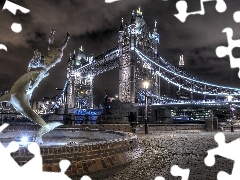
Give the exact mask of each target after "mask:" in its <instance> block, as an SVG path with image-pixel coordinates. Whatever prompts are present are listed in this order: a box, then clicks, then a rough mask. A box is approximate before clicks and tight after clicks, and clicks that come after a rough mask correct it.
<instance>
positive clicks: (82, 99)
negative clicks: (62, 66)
mask: <svg viewBox="0 0 240 180" xmlns="http://www.w3.org/2000/svg"><path fill="white" fill-rule="evenodd" d="M92 60H93V56H91V57H87V56H86V55H85V53H84V50H83V48H82V46H81V48H79V51H78V53H77V54H76V53H75V50H74V54H73V55H72V56H71V54H70V57H69V61H68V68H67V79H68V85H67V104H68V107H69V108H80V109H89V108H93V79H94V77H93V76H92V71H86V72H85V71H81V70H79V69H81V67H83V66H85V65H87V64H89V63H91V62H92Z"/></svg>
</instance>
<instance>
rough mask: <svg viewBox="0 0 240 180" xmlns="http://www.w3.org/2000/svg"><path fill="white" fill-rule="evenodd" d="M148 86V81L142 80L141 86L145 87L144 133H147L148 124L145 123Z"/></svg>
mask: <svg viewBox="0 0 240 180" xmlns="http://www.w3.org/2000/svg"><path fill="white" fill-rule="evenodd" d="M148 86H149V82H148V81H144V82H143V88H144V89H145V134H148V124H147V104H148V101H147V89H148Z"/></svg>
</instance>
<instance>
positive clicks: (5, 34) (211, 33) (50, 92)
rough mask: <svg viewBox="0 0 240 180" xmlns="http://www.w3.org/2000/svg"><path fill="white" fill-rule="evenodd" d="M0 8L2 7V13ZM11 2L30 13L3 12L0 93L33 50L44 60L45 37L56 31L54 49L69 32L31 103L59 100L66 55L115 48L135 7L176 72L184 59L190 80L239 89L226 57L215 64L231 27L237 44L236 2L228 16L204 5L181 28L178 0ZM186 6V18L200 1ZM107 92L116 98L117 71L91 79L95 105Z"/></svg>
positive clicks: (191, 0)
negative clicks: (155, 30) (15, 29)
mask: <svg viewBox="0 0 240 180" xmlns="http://www.w3.org/2000/svg"><path fill="white" fill-rule="evenodd" d="M4 2H5V1H1V2H0V7H1V8H3V5H4ZM11 2H14V3H16V4H18V5H21V6H23V7H25V8H27V9H30V13H27V14H23V13H21V12H20V11H17V14H16V15H14V14H12V13H10V12H9V11H8V10H3V11H1V14H0V22H1V26H0V33H1V34H0V43H2V44H5V45H6V46H7V48H8V51H7V52H6V51H4V50H0V91H3V90H4V89H5V87H6V86H7V87H8V89H10V88H11V86H12V85H13V83H14V82H15V81H16V80H17V79H18V78H19V77H20V76H21V75H23V74H24V73H26V71H27V66H28V63H29V61H30V60H31V58H32V57H33V51H34V50H36V49H38V50H39V51H40V52H41V53H42V55H47V45H48V37H49V35H50V31H51V29H52V28H53V29H55V30H56V32H55V35H54V39H55V40H54V44H56V45H61V44H62V42H63V41H64V39H65V37H66V34H67V32H70V34H71V38H70V40H69V43H68V46H67V48H66V49H65V50H64V56H63V58H62V61H61V62H60V63H58V64H57V65H56V66H55V67H53V68H52V69H51V70H50V72H49V73H50V75H49V76H48V77H47V78H45V79H44V80H43V81H42V82H41V83H40V84H39V87H38V88H37V89H36V90H35V91H34V93H33V99H41V98H42V97H53V96H54V95H59V94H60V91H56V90H55V88H63V86H64V83H65V81H66V69H67V61H68V57H69V54H70V53H73V51H74V50H76V51H78V49H79V48H80V46H83V49H84V51H85V54H86V55H87V56H90V55H91V54H93V55H94V56H97V55H100V54H101V53H102V52H105V51H107V50H110V49H112V48H113V47H116V46H117V45H118V30H119V27H120V22H121V18H122V17H123V18H124V23H128V24H129V23H130V19H131V13H132V11H133V10H135V12H136V10H137V9H138V7H139V6H140V7H141V11H142V12H143V17H144V19H145V21H146V23H147V25H148V26H149V28H150V30H151V31H153V28H154V21H155V20H156V21H157V22H158V23H157V28H158V32H159V34H160V44H159V46H158V52H159V54H160V55H161V56H162V57H163V58H165V59H166V60H168V61H169V62H171V63H172V64H174V65H176V66H178V61H179V56H180V55H182V54H183V55H184V60H185V70H186V71H187V72H189V73H191V74H192V75H194V76H196V77H199V78H201V79H203V80H205V81H207V82H210V83H213V84H218V85H224V86H232V87H240V81H239V78H238V76H237V73H238V68H236V69H231V68H230V63H229V58H228V56H226V57H224V58H218V57H217V56H216V54H215V49H216V48H217V47H218V46H220V45H224V46H227V37H226V34H225V33H222V30H223V29H224V28H226V27H231V28H232V29H233V31H234V35H233V39H240V23H239V24H237V23H235V21H234V20H233V13H234V12H235V11H238V10H240V1H239V0H226V4H227V10H226V11H225V12H224V13H218V12H217V11H216V10H215V4H216V1H212V2H206V3H205V12H206V13H205V15H204V16H202V15H194V16H189V17H188V18H187V20H186V22H185V23H182V22H180V21H179V20H178V19H177V18H176V17H175V16H174V14H176V13H177V9H176V6H175V4H176V2H177V0H167V1H162V0H122V1H117V2H114V3H110V4H108V3H105V2H104V1H103V0H61V1H60V0H41V1H40V0H12V1H11ZM187 2H188V11H189V12H191V11H198V10H200V0H189V1H187ZM13 22H17V23H21V24H22V28H23V30H22V31H21V32H20V33H14V32H13V31H12V30H11V24H12V23H13ZM233 55H234V56H235V57H236V58H237V57H240V50H239V48H235V49H234V50H233ZM105 89H106V90H107V93H108V96H115V95H117V94H118V70H112V71H110V72H108V73H105V74H102V75H99V76H97V77H95V81H94V103H95V104H96V105H98V104H99V103H101V102H102V101H103V97H104V95H105V94H104V90H105Z"/></svg>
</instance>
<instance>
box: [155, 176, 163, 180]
mask: <svg viewBox="0 0 240 180" xmlns="http://www.w3.org/2000/svg"><path fill="white" fill-rule="evenodd" d="M154 180H165V178H164V177H162V176H157V177H156V178H155V179H154Z"/></svg>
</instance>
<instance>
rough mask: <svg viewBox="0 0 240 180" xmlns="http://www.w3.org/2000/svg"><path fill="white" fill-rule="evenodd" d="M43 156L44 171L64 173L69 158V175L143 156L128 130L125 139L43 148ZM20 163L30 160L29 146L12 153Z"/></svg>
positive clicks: (99, 168)
mask: <svg viewBox="0 0 240 180" xmlns="http://www.w3.org/2000/svg"><path fill="white" fill-rule="evenodd" d="M40 151H41V155H42V158H43V171H50V172H60V169H59V162H60V161H61V160H63V159H67V160H69V161H70V162H71V165H70V167H69V168H68V170H67V171H66V174H67V175H69V176H75V175H84V174H90V173H92V172H96V171H101V170H105V169H108V168H111V167H116V166H119V165H122V164H125V163H128V162H130V161H132V160H133V159H135V158H137V157H139V156H140V154H141V151H140V149H138V142H137V138H136V137H135V136H132V135H129V134H127V133H125V135H124V138H123V139H116V140H113V141H107V142H106V141H102V142H97V143H88V144H81V145H74V146H58V147H52V146H51V147H40ZM12 157H13V158H14V159H15V160H16V162H17V163H18V164H19V165H23V164H25V163H26V162H28V161H29V160H30V159H31V158H33V155H32V154H31V153H30V152H29V151H28V149H27V148H26V147H20V149H19V150H18V151H17V152H15V153H12Z"/></svg>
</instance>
